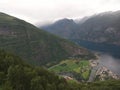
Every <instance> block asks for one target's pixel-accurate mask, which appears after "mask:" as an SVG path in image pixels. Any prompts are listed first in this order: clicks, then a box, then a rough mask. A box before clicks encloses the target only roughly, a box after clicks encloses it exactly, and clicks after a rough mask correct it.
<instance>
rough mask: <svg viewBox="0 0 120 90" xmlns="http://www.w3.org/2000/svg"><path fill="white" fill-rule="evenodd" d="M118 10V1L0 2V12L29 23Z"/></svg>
mask: <svg viewBox="0 0 120 90" xmlns="http://www.w3.org/2000/svg"><path fill="white" fill-rule="evenodd" d="M116 10H120V0H0V12H4V13H7V14H10V15H13V16H16V17H18V18H21V19H24V20H26V21H28V22H31V23H37V22H40V23H46V22H49V21H54V20H57V19H61V18H81V17H84V16H89V15H93V14H95V13H100V12H104V11H116Z"/></svg>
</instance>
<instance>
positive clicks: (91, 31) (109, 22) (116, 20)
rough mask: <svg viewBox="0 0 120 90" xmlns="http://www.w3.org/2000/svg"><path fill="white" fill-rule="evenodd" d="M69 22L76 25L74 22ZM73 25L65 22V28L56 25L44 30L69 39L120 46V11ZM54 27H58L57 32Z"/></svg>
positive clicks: (98, 15)
mask: <svg viewBox="0 0 120 90" xmlns="http://www.w3.org/2000/svg"><path fill="white" fill-rule="evenodd" d="M60 21H61V20H60ZM60 21H57V22H60ZM68 21H71V23H74V21H73V20H68ZM81 22H82V23H81ZM69 23H70V22H69ZM71 23H70V24H69V25H68V23H66V22H64V26H61V24H59V25H58V26H59V27H56V26H55V24H52V25H50V26H49V27H47V28H43V29H46V30H47V31H49V32H51V33H54V34H56V35H59V36H61V37H64V38H67V39H77V40H86V41H91V42H97V43H108V44H115V45H120V40H119V38H120V11H116V12H104V13H100V14H96V15H93V16H90V17H87V18H85V19H84V18H83V20H81V21H79V22H78V21H77V23H76V24H72V25H71ZM70 26H71V27H70ZM44 27H45V26H44ZM51 27H52V29H51ZM54 27H56V28H55V32H54ZM66 28H69V31H68V30H66ZM61 29H62V30H61ZM60 30H61V31H60ZM57 32H58V33H57ZM68 32H69V33H68ZM63 33H65V34H63ZM71 33H72V34H71Z"/></svg>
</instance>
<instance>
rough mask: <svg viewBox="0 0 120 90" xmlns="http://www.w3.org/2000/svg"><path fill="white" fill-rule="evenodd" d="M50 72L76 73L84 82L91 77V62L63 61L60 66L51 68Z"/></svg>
mask: <svg viewBox="0 0 120 90" xmlns="http://www.w3.org/2000/svg"><path fill="white" fill-rule="evenodd" d="M49 70H50V71H54V72H56V73H61V72H75V73H77V74H79V75H80V76H81V77H83V79H84V80H87V79H88V77H89V75H90V65H89V61H87V60H75V59H68V60H64V61H61V62H60V63H59V64H57V65H54V66H52V67H50V68H49Z"/></svg>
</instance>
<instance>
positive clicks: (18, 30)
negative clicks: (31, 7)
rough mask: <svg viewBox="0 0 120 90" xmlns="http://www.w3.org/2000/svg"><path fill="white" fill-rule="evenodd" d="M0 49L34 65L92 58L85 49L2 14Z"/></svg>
mask: <svg viewBox="0 0 120 90" xmlns="http://www.w3.org/2000/svg"><path fill="white" fill-rule="evenodd" d="M0 48H3V49H5V50H7V51H10V52H13V53H16V54H17V55H19V56H21V57H22V58H24V59H27V60H29V62H30V63H32V64H36V65H43V64H44V65H45V64H48V63H56V62H58V61H60V60H63V59H65V58H68V57H72V56H76V55H86V56H90V55H91V56H93V55H92V54H91V53H89V51H87V50H86V49H83V48H80V47H78V46H77V45H75V44H73V43H71V42H69V41H67V40H64V39H61V38H58V37H56V36H54V35H52V34H49V33H47V32H45V31H43V30H40V29H38V28H36V27H35V26H33V25H31V24H29V23H27V22H25V21H23V20H19V19H17V18H15V17H12V16H9V15H6V14H3V13H0Z"/></svg>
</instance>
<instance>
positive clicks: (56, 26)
mask: <svg viewBox="0 0 120 90" xmlns="http://www.w3.org/2000/svg"><path fill="white" fill-rule="evenodd" d="M41 28H42V29H44V30H46V31H48V32H51V33H53V34H56V35H58V36H62V37H63V38H70V37H71V36H72V35H73V34H74V31H75V30H77V28H78V26H77V24H76V23H75V22H74V21H73V20H72V19H67V18H65V19H61V20H59V21H56V22H55V23H53V24H51V25H45V26H42V27H41Z"/></svg>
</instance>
